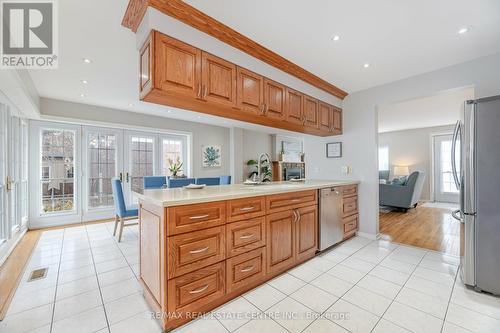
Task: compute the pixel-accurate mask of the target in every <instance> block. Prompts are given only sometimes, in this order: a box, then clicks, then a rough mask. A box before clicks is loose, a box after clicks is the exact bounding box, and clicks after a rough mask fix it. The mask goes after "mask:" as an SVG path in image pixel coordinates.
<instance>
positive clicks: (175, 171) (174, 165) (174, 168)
mask: <svg viewBox="0 0 500 333" xmlns="http://www.w3.org/2000/svg"><path fill="white" fill-rule="evenodd" d="M167 163H168V171H170V173H171V175H172V177H177V176H179V173H180V172H181V171H182V162H181V159H180V157H179V156H177V159H176V160H175V162H174V161H172V159H171V158H169V159H167Z"/></svg>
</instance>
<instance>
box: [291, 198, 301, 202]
mask: <svg viewBox="0 0 500 333" xmlns="http://www.w3.org/2000/svg"><path fill="white" fill-rule="evenodd" d="M299 201H300V199H292V202H299Z"/></svg>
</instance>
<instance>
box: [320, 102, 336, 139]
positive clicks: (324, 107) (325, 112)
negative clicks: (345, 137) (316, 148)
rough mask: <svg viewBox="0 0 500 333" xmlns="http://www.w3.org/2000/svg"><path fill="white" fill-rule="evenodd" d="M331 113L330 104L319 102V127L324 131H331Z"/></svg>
mask: <svg viewBox="0 0 500 333" xmlns="http://www.w3.org/2000/svg"><path fill="white" fill-rule="evenodd" d="M332 122H333V114H332V108H331V106H330V105H328V104H326V103H323V102H319V129H320V130H322V131H325V132H331V131H332Z"/></svg>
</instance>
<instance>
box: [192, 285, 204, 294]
mask: <svg viewBox="0 0 500 333" xmlns="http://www.w3.org/2000/svg"><path fill="white" fill-rule="evenodd" d="M207 288H208V284H206V285H204V286H203V287H201V288H199V289H195V290H191V291H189V293H190V294H199V293H201V292H202V291H205V290H207Z"/></svg>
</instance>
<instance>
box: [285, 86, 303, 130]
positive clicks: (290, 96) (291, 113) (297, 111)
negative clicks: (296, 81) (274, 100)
mask: <svg viewBox="0 0 500 333" xmlns="http://www.w3.org/2000/svg"><path fill="white" fill-rule="evenodd" d="M303 99H304V95H302V94H301V93H300V92H298V91H295V90H292V89H290V88H287V89H286V108H285V109H286V115H287V120H288V121H289V122H291V123H295V124H302V114H303V111H302V110H303V106H304V105H303Z"/></svg>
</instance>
